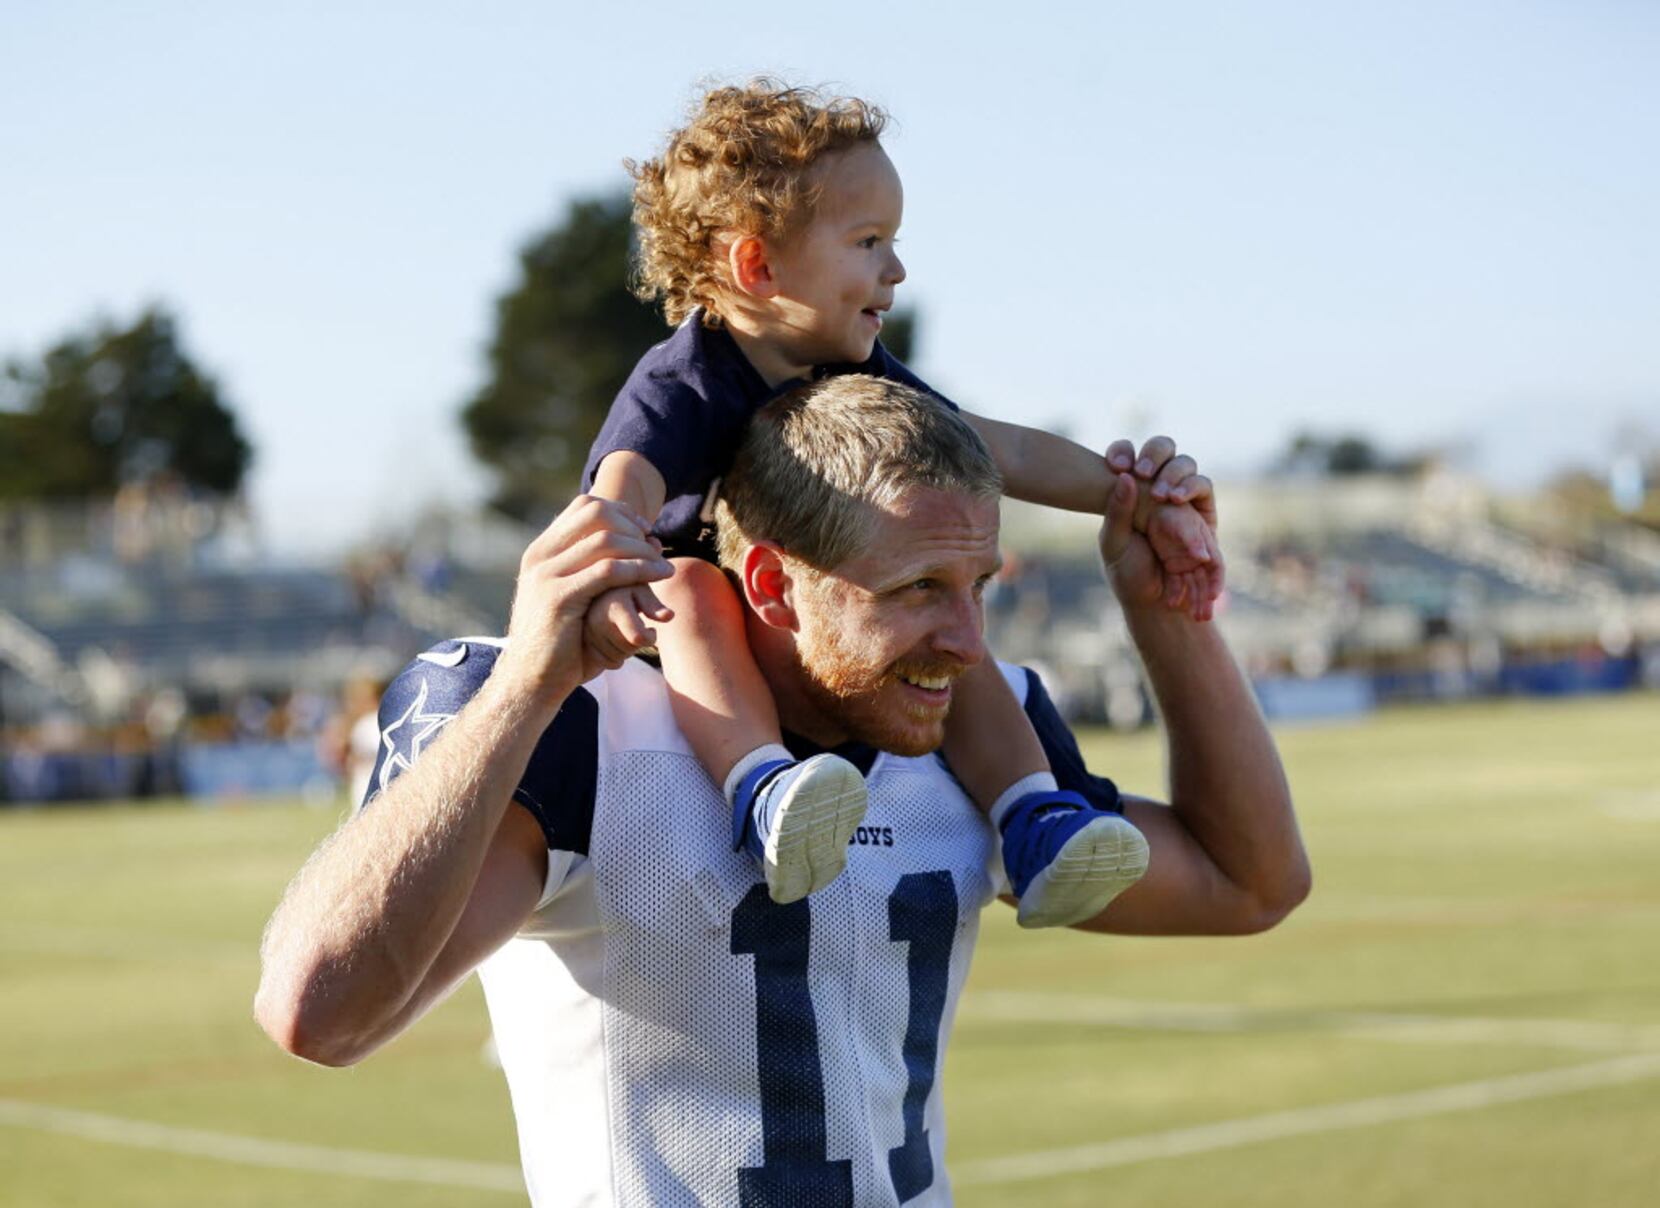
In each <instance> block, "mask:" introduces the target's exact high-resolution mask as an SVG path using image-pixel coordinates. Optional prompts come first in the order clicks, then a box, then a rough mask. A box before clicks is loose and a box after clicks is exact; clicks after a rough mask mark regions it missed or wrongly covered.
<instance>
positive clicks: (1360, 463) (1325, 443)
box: [1273, 431, 1430, 478]
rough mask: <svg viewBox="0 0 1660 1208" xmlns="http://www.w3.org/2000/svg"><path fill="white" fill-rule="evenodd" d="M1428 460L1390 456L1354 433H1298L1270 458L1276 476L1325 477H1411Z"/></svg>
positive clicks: (1419, 456) (1413, 455)
mask: <svg viewBox="0 0 1660 1208" xmlns="http://www.w3.org/2000/svg"><path fill="white" fill-rule="evenodd" d="M1429 461H1430V457H1429V455H1428V454H1422V453H1419V454H1408V455H1406V456H1401V457H1395V456H1391V455H1389V454H1387V453H1385V452H1384V451H1383V450H1382V449H1380V448H1379V447H1378V446H1377V445H1376V444H1375V443H1373V441H1372V440H1371V438H1369V437H1366V436H1362V435H1360V434H1358V433H1353V432H1345V433H1339V434H1337V435H1335V436H1328V435H1325V434H1322V433H1317V432H1309V431H1302V432H1298V433H1297V434H1296V435H1295V436H1293V437H1292V439H1291V443H1290V445H1288V446H1287V447H1286V449H1285V450H1284V452H1282V453H1280V454H1279V456H1278V457H1276V458H1275V459H1274V462H1273V469H1274V470H1275V471H1276V472H1278V473H1290V474H1315V475H1319V476H1321V477H1329V478H1342V477H1345V476H1347V475H1351V474H1394V475H1411V474H1416V473H1419V472H1420V471H1422V470H1423V468H1424V467H1425V465H1427V464H1428V463H1429Z"/></svg>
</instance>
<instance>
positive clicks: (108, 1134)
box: [0, 1053, 1660, 1195]
mask: <svg viewBox="0 0 1660 1208" xmlns="http://www.w3.org/2000/svg"><path fill="white" fill-rule="evenodd" d="M1654 1077H1660V1053H1640V1054H1634V1055H1631V1056H1627V1057H1617V1058H1614V1059H1613V1060H1610V1061H1599V1062H1592V1063H1591V1064H1589V1065H1577V1066H1570V1067H1567V1068H1565V1069H1555V1070H1546V1071H1544V1072H1543V1073H1537V1074H1516V1075H1512V1076H1509V1077H1504V1078H1488V1079H1484V1080H1482V1081H1479V1082H1465V1083H1459V1084H1457V1085H1454V1086H1442V1087H1436V1088H1434V1089H1433V1090H1427V1091H1411V1092H1408V1093H1406V1094H1401V1095H1383V1096H1379V1097H1377V1098H1373V1099H1355V1100H1350V1101H1348V1102H1344V1103H1330V1104H1325V1105H1322V1106H1319V1107H1306V1108H1297V1109H1294V1110H1291V1111H1281V1112H1269V1113H1267V1114H1264V1115H1260V1116H1247V1117H1243V1118H1241V1119H1237V1120H1225V1121H1222V1122H1220V1123H1217V1124H1204V1125H1199V1126H1198V1127H1195V1128H1177V1129H1171V1130H1169V1131H1166V1132H1157V1133H1145V1134H1143V1135H1141V1136H1137V1137H1120V1138H1118V1139H1117V1140H1114V1141H1106V1142H1102V1143H1100V1144H1095V1145H1078V1146H1072V1147H1069V1148H1065V1149H1049V1150H1041V1151H1038V1152H1033V1153H1023V1154H1013V1155H1010V1156H1008V1157H1002V1158H981V1159H978V1160H975V1161H968V1162H962V1163H958V1165H957V1166H956V1168H955V1172H954V1177H955V1179H956V1181H957V1182H958V1183H961V1184H964V1185H986V1184H999V1183H1020V1182H1027V1181H1030V1180H1034V1179H1047V1178H1055V1177H1058V1176H1061V1175H1068V1174H1080V1173H1084V1172H1087V1171H1094V1170H1104V1169H1106V1168H1108V1167H1112V1166H1124V1165H1128V1164H1130V1163H1133V1162H1146V1161H1152V1160H1154V1159H1157V1158H1174V1157H1183V1156H1188V1155H1192V1154H1199V1153H1208V1152H1211V1151H1213V1150H1218V1149H1231V1148H1235V1147H1238V1146H1241V1145H1251V1144H1255V1143H1258V1142H1263V1141H1280V1140H1286V1139H1288V1138H1291V1137H1300V1136H1308V1135H1310V1134H1314V1133H1323V1132H1334V1131H1337V1130H1340V1129H1345V1128H1364V1127H1367V1126H1369V1125H1376V1124H1389V1123H1395V1122H1398V1121H1403V1120H1415V1119H1418V1118H1421V1117H1423V1116H1432V1115H1440V1114H1445V1113H1448V1112H1460V1111H1479V1110H1481V1109H1483V1108H1488V1107H1496V1106H1500V1105H1503V1104H1507V1103H1522V1102H1526V1101H1527V1100H1530V1099H1543V1098H1548V1097H1551V1096H1555V1095H1568V1094H1574V1093H1576V1092H1579V1091H1587V1090H1596V1089H1598V1088H1600V1087H1605V1086H1617V1085H1620V1084H1622V1083H1628V1082H1638V1081H1642V1080H1644V1079H1648V1078H1654ZM6 1124H9V1125H13V1126H15V1127H19V1128H32V1129H38V1130H41V1131H44V1132H52V1133H60V1134H64V1135H68V1136H74V1137H81V1138H84V1139H87V1140H92V1141H104V1142H108V1143H111V1144H116V1145H128V1146H133V1147H136V1148H140V1149H156V1150H163V1151H166V1152H169V1153H179V1154H186V1155H189V1156H192V1157H205V1158H214V1159H217V1160H219V1161H225V1162H238V1163H242V1164H244V1165H252V1166H266V1167H275V1168H278V1169H282V1170H303V1171H308V1172H313V1173H319V1174H332V1175H352V1176H356V1177H358V1178H367V1179H380V1180H383V1181H389V1182H403V1183H425V1184H429V1185H435V1186H442V1187H464V1188H468V1189H474V1190H484V1191H502V1192H509V1193H512V1194H520V1195H522V1194H523V1193H524V1184H523V1182H522V1181H521V1179H520V1176H519V1172H518V1170H517V1169H516V1168H515V1167H512V1166H508V1165H505V1164H502V1163H494V1162H464V1161H457V1160H452V1159H443V1158H415V1157H406V1156H402V1155H399V1154H388V1153H371V1152H367V1151H363V1150H350V1149H333V1148H328V1147H325V1146H320V1145H298V1144H294V1143H291V1142H285V1141H267V1140H262V1139H260V1138H256V1137H239V1136H233V1135H230V1134H227V1133H213V1132H204V1131H201V1130H199V1129H186V1128H173V1127H170V1126H167V1125H160V1124H149V1123H146V1122H144V1121H140V1120H125V1119H120V1118H118V1117H114V1116H103V1115H94V1114H93V1113H91V1112H81V1111H71V1110H68V1109H65V1108H55V1107H44V1106H41V1105H39V1104H33V1103H19V1102H17V1101H15V1100H9V1099H0V1125H6Z"/></svg>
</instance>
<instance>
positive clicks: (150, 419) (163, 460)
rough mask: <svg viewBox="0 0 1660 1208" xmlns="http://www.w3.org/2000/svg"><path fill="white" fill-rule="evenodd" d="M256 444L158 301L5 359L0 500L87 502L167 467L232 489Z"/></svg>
mask: <svg viewBox="0 0 1660 1208" xmlns="http://www.w3.org/2000/svg"><path fill="white" fill-rule="evenodd" d="M252 456H253V453H252V450H251V449H250V447H249V445H248V442H247V441H246V440H245V439H244V438H243V436H242V434H241V432H240V431H239V429H238V427H237V422H236V416H235V415H234V414H233V413H232V412H231V410H230V409H229V408H228V407H227V406H226V405H225V403H224V401H223V400H222V399H221V397H220V394H219V388H218V386H217V385H216V384H215V382H214V381H213V379H212V378H210V377H208V376H207V375H206V374H204V373H203V372H202V371H201V370H200V369H199V368H198V367H197V366H196V365H195V364H194V363H193V362H192V361H191V359H190V357H189V356H188V355H187V354H186V352H185V350H184V347H183V345H182V344H181V342H180V340H179V334H178V327H177V324H176V323H175V321H174V320H173V318H172V316H171V315H170V314H168V313H167V312H166V311H165V310H163V309H161V308H155V307H153V308H151V309H148V310H146V311H144V312H143V313H142V314H141V315H139V317H138V319H137V320H136V321H135V322H134V323H133V324H132V326H130V327H126V328H118V327H113V326H111V325H109V324H108V323H104V324H100V325H98V326H97V327H96V328H94V329H92V330H90V331H88V332H84V333H81V334H77V335H72V336H70V337H69V338H67V339H65V340H63V341H62V342H61V343H59V344H57V345H55V346H54V347H52V348H51V349H49V350H48V351H47V353H46V355H45V356H44V357H43V358H42V359H41V361H40V362H39V363H38V364H29V363H25V362H22V361H16V360H14V361H11V362H10V363H8V364H7V366H6V368H5V374H4V393H3V394H0V498H7V499H89V498H98V497H101V496H107V495H111V494H113V493H114V492H115V490H116V489H117V488H118V487H120V486H121V485H123V484H124V483H129V482H137V481H143V480H145V479H149V478H152V477H155V476H157V475H163V474H170V475H173V476H175V477H177V478H178V479H179V480H181V481H182V482H184V483H185V484H187V485H189V486H191V487H193V488H196V489H198V490H201V491H206V492H210V493H213V494H217V495H231V494H234V493H235V492H236V490H237V489H238V487H240V486H241V484H242V477H243V475H244V474H245V473H246V472H247V469H248V465H249V462H250V461H251V460H252Z"/></svg>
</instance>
